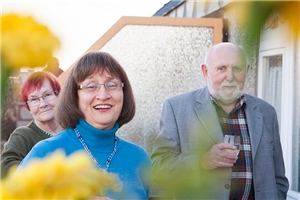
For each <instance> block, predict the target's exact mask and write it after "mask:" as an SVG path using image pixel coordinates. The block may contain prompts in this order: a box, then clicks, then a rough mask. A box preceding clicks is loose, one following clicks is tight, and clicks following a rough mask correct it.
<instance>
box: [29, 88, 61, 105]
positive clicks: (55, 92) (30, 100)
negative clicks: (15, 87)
mask: <svg viewBox="0 0 300 200" xmlns="http://www.w3.org/2000/svg"><path fill="white" fill-rule="evenodd" d="M50 93H53V95H54V96H57V91H56V90H55V91H49V92H45V93H44V94H43V95H42V96H39V97H33V98H37V99H38V101H37V102H38V103H36V105H32V99H33V98H31V99H28V100H27V101H26V104H27V105H28V106H31V107H35V106H38V105H39V104H40V103H41V98H42V99H43V100H44V101H47V102H48V101H49V100H52V98H51V99H48V100H45V98H46V97H45V96H46V95H48V94H50Z"/></svg>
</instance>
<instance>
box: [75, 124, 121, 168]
mask: <svg viewBox="0 0 300 200" xmlns="http://www.w3.org/2000/svg"><path fill="white" fill-rule="evenodd" d="M74 131H75V133H76V135H77V137H78V140H79V141H80V143H81V144H82V146H83V147H84V150H85V151H86V152H87V153H88V155H89V156H90V158H91V159H92V161H93V162H94V164H95V165H96V166H97V167H98V169H101V165H100V164H99V163H98V161H97V160H96V158H95V157H94V156H93V154H92V152H91V151H90V149H89V147H88V146H87V145H86V143H85V142H84V140H83V138H82V136H81V135H80V133H79V131H78V129H77V128H76V127H75V128H74ZM114 143H115V146H114V149H113V151H112V152H111V154H110V156H109V157H108V158H107V160H106V168H105V169H106V170H107V169H108V168H109V164H110V163H111V161H112V159H113V157H114V155H115V154H116V153H117V136H116V135H115V139H114Z"/></svg>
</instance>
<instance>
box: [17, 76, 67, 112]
mask: <svg viewBox="0 0 300 200" xmlns="http://www.w3.org/2000/svg"><path fill="white" fill-rule="evenodd" d="M45 80H49V82H50V85H51V87H52V89H53V90H54V91H55V92H56V93H55V94H56V95H58V94H59V93H60V90H61V87H60V84H59V82H58V79H57V78H56V76H55V75H54V74H52V73H50V72H47V71H40V72H33V73H32V74H30V75H29V76H28V77H27V79H26V80H25V82H24V83H23V85H22V87H21V100H22V101H23V102H25V103H26V102H27V101H28V95H29V94H30V93H32V92H33V91H35V90H39V89H41V87H42V86H43V83H44V81H45ZM25 106H26V108H27V109H28V110H29V107H28V105H27V103H26V104H25Z"/></svg>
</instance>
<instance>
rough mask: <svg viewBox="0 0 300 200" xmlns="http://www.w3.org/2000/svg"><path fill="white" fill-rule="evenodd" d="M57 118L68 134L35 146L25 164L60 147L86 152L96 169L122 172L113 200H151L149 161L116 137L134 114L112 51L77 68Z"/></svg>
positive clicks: (123, 75)
mask: <svg viewBox="0 0 300 200" xmlns="http://www.w3.org/2000/svg"><path fill="white" fill-rule="evenodd" d="M56 108H57V110H56V114H57V115H56V119H57V121H58V123H59V124H60V125H61V127H62V128H64V129H65V130H64V131H63V132H61V133H60V134H58V135H57V136H55V137H52V138H50V139H47V140H44V141H42V142H40V143H38V144H37V145H35V146H34V147H33V149H32V150H31V151H30V153H29V154H28V155H27V156H26V157H25V159H24V160H23V162H22V163H21V166H24V165H26V163H28V162H29V161H30V160H31V159H32V158H36V157H44V156H46V155H47V154H48V153H50V152H54V151H55V150H57V149H64V151H65V152H66V154H67V155H70V154H71V153H73V152H75V151H77V150H85V151H86V152H87V154H88V155H89V156H90V158H91V159H92V160H93V162H94V163H95V165H96V166H97V167H98V168H103V169H106V170H107V171H108V172H112V173H115V174H118V176H119V179H120V181H121V185H122V191H121V192H110V193H108V194H107V197H109V198H112V199H148V197H149V190H150V179H151V160H150V158H149V156H148V154H147V153H146V151H145V150H144V149H143V148H141V147H140V146H137V145H136V144H133V143H130V142H128V141H125V140H123V139H121V138H119V137H117V136H116V131H117V130H118V129H119V128H120V127H121V126H122V125H124V124H125V123H127V122H129V121H130V120H131V119H132V118H133V116H134V114H135V102H134V97H133V92H132V89H131V85H130V82H129V80H128V77H127V75H126V73H125V71H124V69H123V68H122V67H121V65H120V64H119V63H118V62H117V61H116V60H115V59H114V58H113V57H112V56H111V55H109V54H108V53H105V52H98V51H97V52H96V51H95V52H89V53H87V54H85V55H84V56H83V57H82V58H81V59H80V60H78V62H77V63H76V64H75V66H74V67H73V69H72V70H71V72H70V74H69V76H68V78H67V80H66V82H65V84H64V87H63V90H62V92H61V94H60V98H59V102H58V105H57V107H56Z"/></svg>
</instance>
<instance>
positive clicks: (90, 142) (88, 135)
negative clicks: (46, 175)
mask: <svg viewBox="0 0 300 200" xmlns="http://www.w3.org/2000/svg"><path fill="white" fill-rule="evenodd" d="M76 128H77V129H78V131H79V133H80V135H81V136H82V138H83V140H84V142H85V143H86V145H87V146H88V148H89V149H90V151H91V153H92V154H93V157H94V158H96V160H97V161H98V163H99V164H100V166H101V167H102V168H106V160H107V158H108V157H109V156H110V155H111V153H112V150H113V148H114V137H115V133H116V131H117V130H118V128H119V125H118V124H116V125H115V127H114V128H113V129H111V130H99V129H96V128H95V127H93V126H91V125H90V124H88V123H87V122H86V121H85V120H79V123H78V124H77V126H76ZM57 149H63V150H64V151H65V153H66V155H70V154H71V153H73V152H75V151H77V150H84V147H83V145H82V144H81V143H80V141H79V139H78V137H77V135H76V133H75V131H74V129H71V128H69V129H66V130H64V131H63V132H61V133H60V134H58V135H56V136H54V137H51V138H49V139H46V140H43V141H41V142H39V143H37V144H36V145H35V146H34V147H33V148H32V150H31V151H30V152H29V153H28V154H27V156H26V157H25V158H24V160H23V161H22V162H21V164H20V167H22V166H24V165H26V164H27V163H28V162H29V161H30V160H31V159H33V158H42V157H45V156H46V155H47V154H48V153H52V152H54V151H55V150H57ZM107 171H108V172H112V173H115V174H118V176H119V179H120V180H121V184H122V191H121V192H109V193H108V194H107V197H109V198H112V199H148V197H149V191H150V182H151V181H150V180H151V160H150V158H149V156H148V154H147V152H146V151H145V150H144V149H143V148H141V147H140V146H138V145H136V144H133V143H130V142H128V141H125V140H123V139H121V138H119V137H117V152H116V154H115V155H114V157H113V159H112V161H111V163H110V165H109V168H108V169H107ZM70 178H72V177H70Z"/></svg>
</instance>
